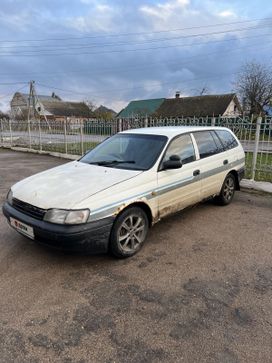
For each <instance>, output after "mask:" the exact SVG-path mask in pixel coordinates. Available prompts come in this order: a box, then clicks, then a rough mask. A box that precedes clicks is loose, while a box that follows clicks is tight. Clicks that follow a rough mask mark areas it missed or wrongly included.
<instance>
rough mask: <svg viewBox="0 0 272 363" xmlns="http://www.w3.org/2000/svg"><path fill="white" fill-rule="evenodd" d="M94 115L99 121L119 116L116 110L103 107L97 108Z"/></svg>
mask: <svg viewBox="0 0 272 363" xmlns="http://www.w3.org/2000/svg"><path fill="white" fill-rule="evenodd" d="M94 114H95V116H96V117H97V118H98V119H103V120H110V119H113V118H114V117H115V116H116V115H117V113H116V112H115V111H114V110H112V109H110V108H108V107H105V106H103V105H100V106H99V107H97V108H96V109H95V110H94Z"/></svg>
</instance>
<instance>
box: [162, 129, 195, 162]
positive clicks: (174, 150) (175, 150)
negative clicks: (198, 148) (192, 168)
mask: <svg viewBox="0 0 272 363" xmlns="http://www.w3.org/2000/svg"><path fill="white" fill-rule="evenodd" d="M171 155H178V156H179V157H180V159H181V161H182V164H187V163H190V162H191V161H194V160H195V159H196V157H195V149H194V146H193V143H192V139H191V136H190V135H188V134H186V135H181V136H179V137H177V138H176V139H174V140H173V141H172V142H171V143H170V145H169V146H168V149H167V150H166V153H165V156H164V158H163V162H164V161H167V160H169V158H170V156H171Z"/></svg>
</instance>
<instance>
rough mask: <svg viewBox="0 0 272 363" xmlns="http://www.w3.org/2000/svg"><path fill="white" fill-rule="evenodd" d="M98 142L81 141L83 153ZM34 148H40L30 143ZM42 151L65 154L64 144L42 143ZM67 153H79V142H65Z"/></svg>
mask: <svg viewBox="0 0 272 363" xmlns="http://www.w3.org/2000/svg"><path fill="white" fill-rule="evenodd" d="M98 144H99V142H92V141H84V142H83V153H85V152H86V151H87V150H90V149H93V148H94V147H95V146H96V145H98ZM32 148H33V149H34V150H40V147H39V145H32ZM42 151H50V152H57V153H62V154H65V144H54V143H52V144H43V145H42ZM67 154H72V155H81V143H80V142H73V143H72V142H71V143H68V144H67Z"/></svg>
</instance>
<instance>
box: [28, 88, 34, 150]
mask: <svg viewBox="0 0 272 363" xmlns="http://www.w3.org/2000/svg"><path fill="white" fill-rule="evenodd" d="M33 85H34V81H30V82H29V95H28V110H27V129H28V139H29V148H30V149H31V128H30V116H31V115H30V113H31V103H32V107H33V115H34V112H35V108H34V97H33V96H34V95H33ZM31 101H32V102H31Z"/></svg>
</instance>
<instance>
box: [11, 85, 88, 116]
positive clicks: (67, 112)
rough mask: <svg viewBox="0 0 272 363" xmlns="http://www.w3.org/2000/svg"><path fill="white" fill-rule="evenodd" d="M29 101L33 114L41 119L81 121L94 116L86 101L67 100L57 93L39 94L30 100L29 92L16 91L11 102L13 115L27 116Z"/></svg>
mask: <svg viewBox="0 0 272 363" xmlns="http://www.w3.org/2000/svg"><path fill="white" fill-rule="evenodd" d="M29 103H30V111H31V115H33V113H34V114H35V116H36V117H37V115H38V116H39V117H40V118H41V119H43V118H46V119H49V120H58V121H62V120H65V119H69V120H74V121H81V120H84V119H86V118H89V117H91V116H92V112H91V111H90V109H89V107H88V106H87V105H86V104H85V103H84V102H66V101H63V100H62V99H61V98H60V97H59V96H57V95H56V94H55V93H52V95H51V96H44V95H37V96H35V98H32V99H31V100H30V101H29V95H28V94H26V93H20V92H16V93H15V94H14V96H13V98H12V100H11V102H10V106H11V114H12V115H13V117H17V118H26V117H27V113H28V108H29ZM34 108H35V110H34Z"/></svg>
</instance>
